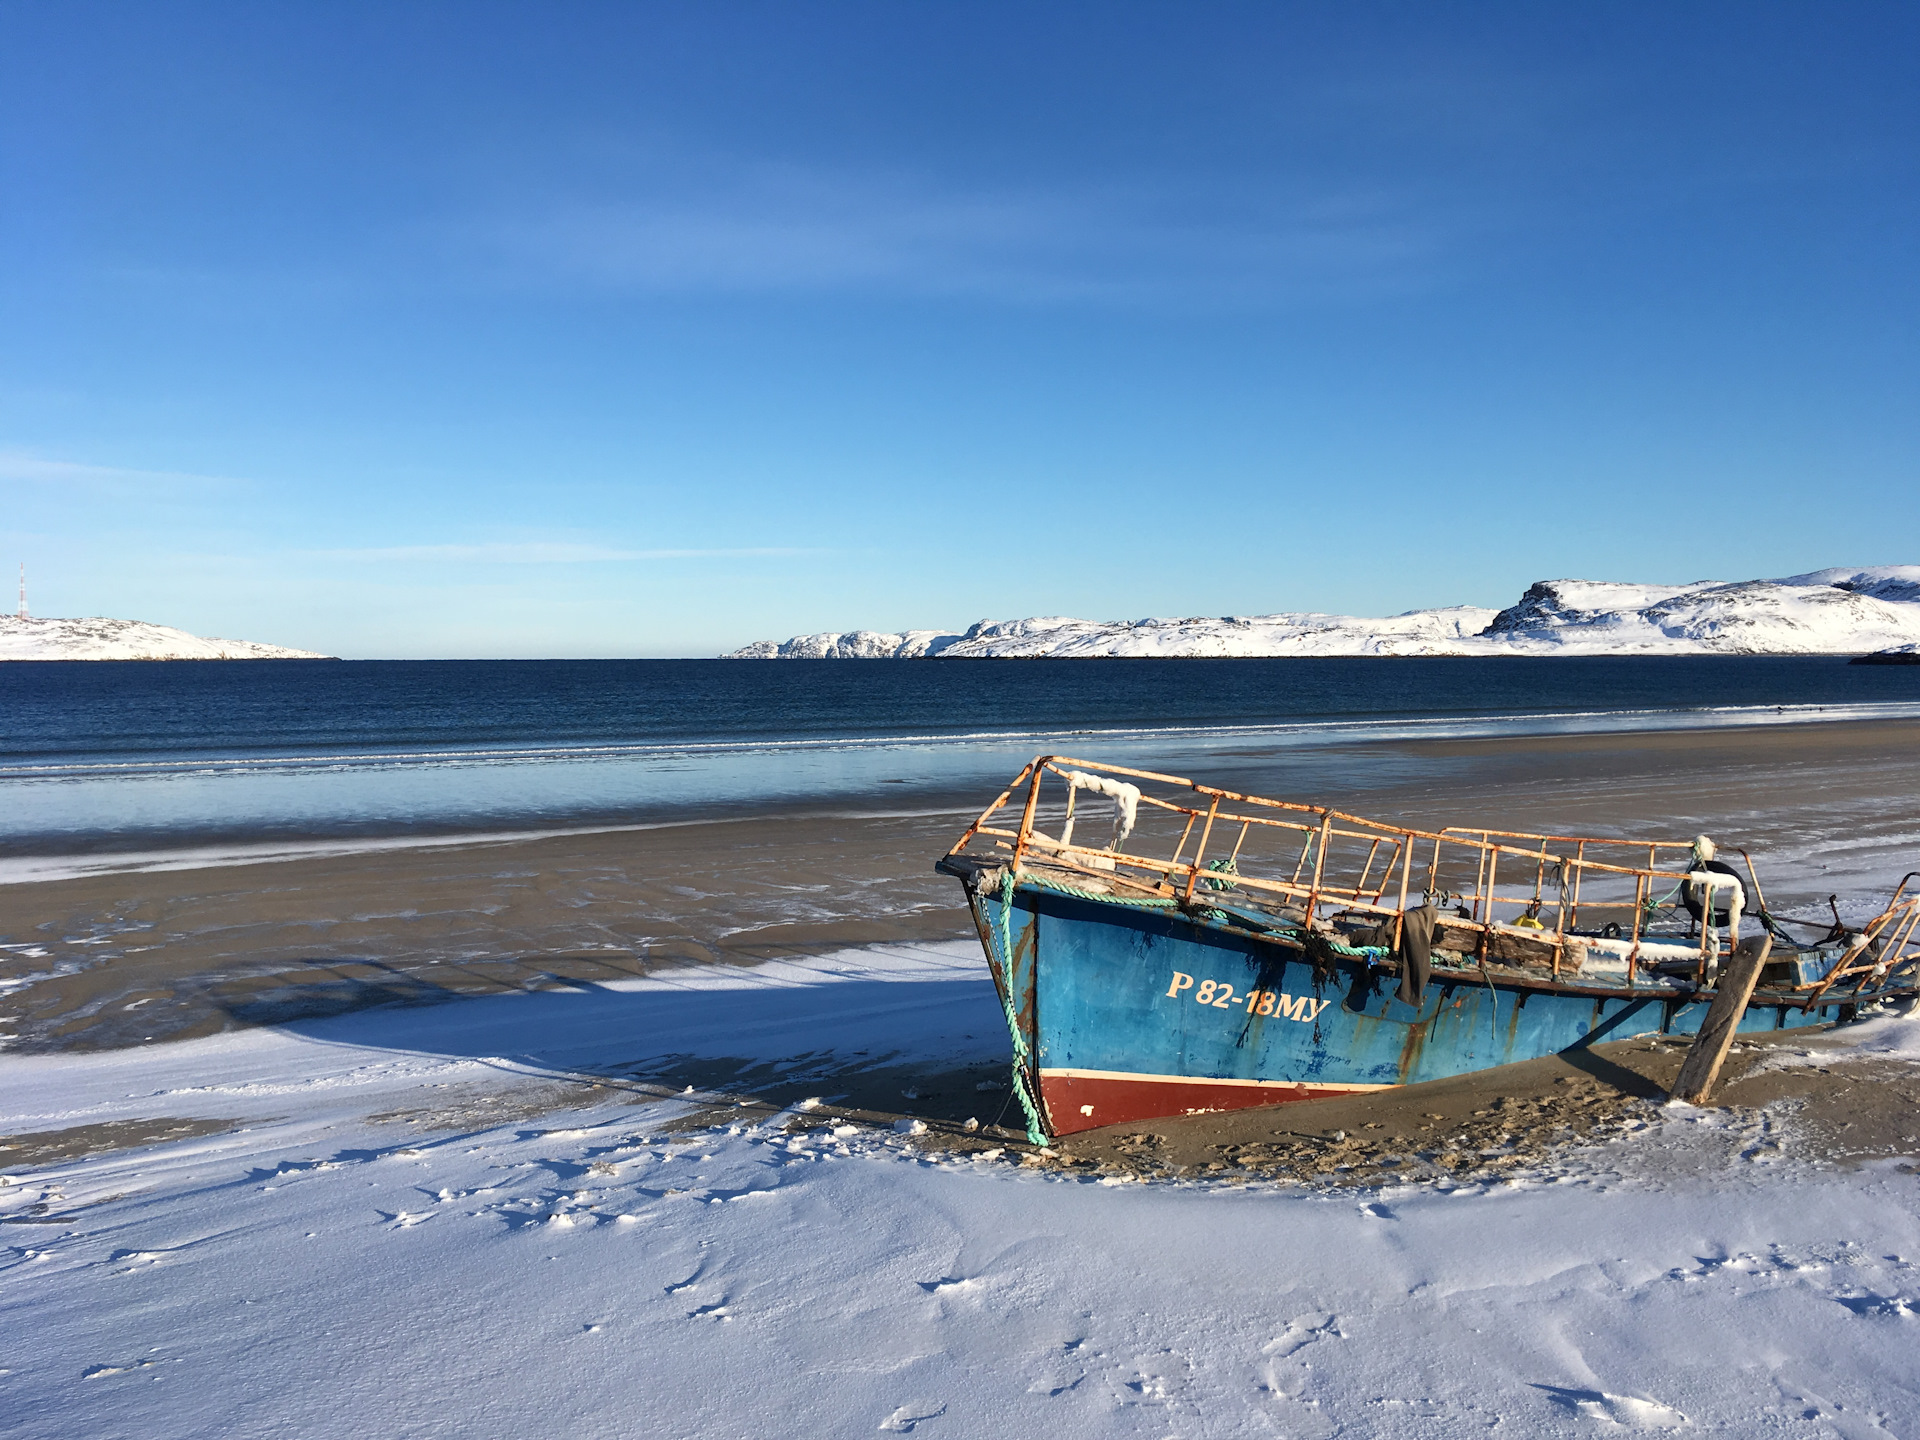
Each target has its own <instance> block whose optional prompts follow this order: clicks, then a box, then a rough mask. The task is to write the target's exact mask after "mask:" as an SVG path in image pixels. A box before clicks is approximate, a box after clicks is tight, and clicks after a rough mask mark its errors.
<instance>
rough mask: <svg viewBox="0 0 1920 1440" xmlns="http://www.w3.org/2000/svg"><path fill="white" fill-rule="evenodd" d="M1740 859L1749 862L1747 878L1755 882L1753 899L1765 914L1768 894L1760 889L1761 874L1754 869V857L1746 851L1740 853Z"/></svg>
mask: <svg viewBox="0 0 1920 1440" xmlns="http://www.w3.org/2000/svg"><path fill="white" fill-rule="evenodd" d="M1740 858H1741V859H1742V860H1744V861H1746V862H1747V878H1748V879H1749V880H1751V881H1753V898H1754V899H1756V900H1758V901H1759V902H1760V910H1761V913H1762V914H1764V913H1765V912H1766V908H1767V892H1766V891H1764V890H1762V889H1761V888H1760V872H1759V871H1757V870H1755V869H1754V868H1753V856H1751V855H1749V854H1748V853H1747V852H1746V851H1744V850H1742V851H1740Z"/></svg>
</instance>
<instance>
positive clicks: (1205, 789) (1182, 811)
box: [949, 755, 1920, 994]
mask: <svg viewBox="0 0 1920 1440" xmlns="http://www.w3.org/2000/svg"><path fill="white" fill-rule="evenodd" d="M1076 770H1077V771H1082V772H1086V773H1087V774H1090V775H1099V776H1109V777H1115V778H1119V779H1123V780H1124V781H1126V782H1127V783H1129V784H1132V785H1135V786H1137V787H1138V788H1139V791H1140V794H1139V799H1138V806H1139V807H1140V817H1141V818H1140V822H1139V824H1138V828H1136V829H1135V831H1134V832H1133V833H1132V834H1131V835H1130V836H1129V837H1128V838H1127V839H1126V840H1125V841H1124V842H1117V843H1109V844H1108V845H1106V846H1093V845H1087V844H1076V843H1074V842H1073V841H1072V840H1071V839H1068V838H1066V835H1065V829H1064V821H1065V819H1066V818H1067V817H1069V816H1071V815H1072V814H1073V805H1074V796H1075V788H1076V787H1074V786H1073V785H1072V784H1071V782H1070V780H1069V778H1068V777H1069V776H1070V774H1071V772H1073V771H1076ZM1056 786H1059V787H1064V789H1065V791H1066V796H1065V802H1064V803H1063V804H1050V803H1045V802H1046V801H1047V797H1048V795H1049V794H1050V793H1051V792H1052V791H1053V789H1054V788H1055V787H1056ZM1023 790H1024V794H1022V791H1023ZM1016 797H1018V799H1019V809H1018V820H1017V823H1013V824H1009V823H1006V822H1007V820H1010V819H1011V818H1012V817H1011V816H1007V817H1005V818H1004V819H1003V818H1002V813H1003V812H1005V811H1007V810H1008V809H1009V807H1010V806H1013V805H1014V804H1015V801H1016ZM1055 814H1058V815H1059V816H1060V817H1061V819H1062V821H1063V832H1062V835H1061V836H1059V837H1056V836H1053V835H1049V834H1048V833H1046V831H1045V830H1044V829H1043V828H1042V822H1043V821H1045V820H1050V818H1051V817H1052V816H1053V815H1055ZM996 821H999V822H1000V823H995V822H996ZM1155 821H1157V822H1158V827H1157V830H1158V833H1157V834H1149V833H1148V832H1149V831H1153V830H1155V828H1156V827H1155V823H1154V822H1155ZM1228 837H1231V839H1230V840H1229V838H1228ZM1169 840H1171V842H1172V848H1171V850H1170V851H1168V850H1167V849H1166V846H1167V844H1168V841H1169ZM1691 845H1692V842H1691V841H1686V840H1653V841H1648V840H1622V839H1618V838H1613V837H1602V836H1578V835H1545V834H1532V833H1527V832H1520V831H1503V830H1492V829H1472V830H1467V829H1461V828H1458V827H1449V828H1447V829H1443V830H1438V831H1430V830H1422V829H1420V828H1418V827H1415V826H1405V825H1390V824H1385V823H1383V822H1380V821H1376V820H1370V819H1367V818H1365V817H1363V816H1358V815H1351V814H1348V813H1346V812H1344V811H1339V810H1334V809H1331V808H1329V807H1326V806H1318V805H1307V804H1301V803H1298V802H1293V801H1285V800H1270V799H1267V798H1265V797H1262V796H1258V795H1248V794H1242V793H1239V792H1237V791H1232V790H1225V789H1221V788H1219V787H1216V786H1212V785H1206V784H1202V783H1201V782H1199V781H1195V780H1190V779H1187V778H1185V777H1182V776H1177V775H1164V774H1160V773H1158V772H1155V771H1151V770H1138V769H1134V768H1131V767H1129V766H1124V765H1112V764H1107V763H1104V762H1100V761H1092V760H1079V759H1074V758H1072V757H1069V756H1061V755H1043V756H1040V757H1038V758H1037V759H1035V760H1034V761H1033V762H1032V763H1030V764H1029V765H1027V766H1026V767H1025V768H1024V769H1022V770H1021V772H1020V774H1019V775H1017V776H1016V777H1015V778H1014V780H1013V782H1012V783H1011V784H1010V785H1008V786H1007V788H1006V789H1005V790H1003V791H1002V792H1001V793H1000V795H999V796H998V797H997V798H996V799H995V800H994V801H993V803H991V804H990V805H988V806H987V808H986V809H985V810H984V811H982V812H981V814H980V816H979V818H978V819H976V820H975V821H974V822H973V823H972V824H971V825H969V826H968V827H967V829H966V831H965V833H964V834H962V835H961V837H960V839H959V840H958V841H957V842H956V843H955V844H954V846H953V848H952V850H951V851H950V852H949V854H950V855H960V854H962V853H963V852H968V851H969V850H970V849H979V848H982V847H984V850H985V853H986V854H989V855H992V856H993V857H995V858H997V859H999V860H1001V861H1003V862H1006V861H1010V862H1011V864H1012V865H1013V866H1014V868H1015V870H1016V872H1018V871H1020V870H1024V869H1031V868H1033V867H1034V866H1045V867H1048V868H1050V869H1053V870H1055V871H1060V872H1066V873H1067V874H1068V875H1069V876H1077V877H1079V878H1080V879H1081V880H1082V882H1083V883H1086V882H1093V883H1096V884H1098V885H1099V886H1100V887H1102V888H1103V889H1107V890H1110V891H1112V892H1113V893H1116V894H1119V895H1138V896H1152V897H1158V898H1162V899H1166V898H1171V899H1174V900H1176V901H1178V902H1180V903H1181V904H1183V905H1188V906H1193V905H1200V906H1203V907H1205V906H1212V905H1228V904H1229V903H1233V902H1229V901H1228V900H1226V899H1225V898H1224V892H1225V891H1227V890H1229V889H1231V890H1234V891H1238V892H1239V893H1240V896H1241V898H1242V899H1243V900H1250V901H1252V902H1254V905H1255V906H1256V908H1258V909H1260V910H1262V911H1264V912H1266V913H1269V914H1277V915H1278V916H1279V917H1280V918H1282V919H1283V920H1288V921H1291V922H1292V923H1294V924H1297V925H1300V926H1302V927H1304V928H1306V929H1308V930H1314V929H1323V930H1324V929H1326V928H1327V926H1328V923H1329V922H1330V920H1331V918H1332V917H1333V916H1335V915H1346V916H1349V917H1352V916H1372V917H1378V921H1379V922H1387V923H1388V924H1389V925H1390V931H1389V935H1388V937H1387V943H1388V944H1389V945H1390V947H1397V946H1398V944H1399V940H1400V931H1401V928H1402V925H1403V923H1404V922H1403V921H1402V919H1401V917H1402V915H1403V914H1404V913H1405V911H1406V909H1407V906H1408V901H1409V899H1410V898H1411V897H1413V896H1415V895H1416V894H1417V895H1419V896H1421V897H1423V898H1426V899H1429V900H1432V901H1433V902H1434V903H1435V906H1436V910H1439V911H1441V913H1440V915H1439V920H1440V922H1441V923H1442V925H1443V926H1444V927H1445V930H1446V931H1447V932H1450V933H1449V935H1448V939H1450V940H1461V939H1463V938H1464V940H1465V942H1466V945H1467V948H1468V949H1469V950H1470V954H1471V958H1472V959H1473V960H1474V961H1476V962H1477V963H1478V964H1479V965H1480V966H1481V967H1482V968H1484V967H1486V966H1487V965H1488V964H1490V963H1504V962H1505V961H1509V960H1511V959H1512V958H1513V957H1514V956H1515V955H1526V956H1530V957H1535V958H1534V959H1531V960H1529V961H1528V963H1538V961H1539V960H1540V959H1542V958H1544V961H1545V964H1544V965H1543V966H1542V967H1541V968H1546V969H1548V970H1550V972H1551V973H1552V974H1553V975H1554V976H1556V977H1558V976H1559V975H1561V973H1562V971H1563V968H1566V967H1567V965H1568V954H1569V949H1570V946H1573V945H1579V946H1584V947H1589V948H1591V947H1592V946H1593V945H1594V943H1595V939H1596V937H1594V936H1593V935H1592V934H1591V933H1587V934H1575V933H1574V932H1575V930H1576V929H1577V928H1579V927H1581V926H1582V924H1583V922H1584V924H1585V926H1586V928H1587V930H1588V931H1589V932H1590V931H1591V930H1592V929H1593V928H1595V926H1596V924H1598V923H1600V922H1603V921H1604V920H1605V919H1606V918H1607V917H1608V916H1609V915H1613V916H1617V917H1618V918H1617V920H1616V921H1615V922H1614V928H1615V934H1616V936H1617V939H1618V940H1619V941H1623V942H1625V961H1626V983H1627V984H1628V985H1629V986H1631V985H1632V984H1633V983H1634V982H1635V980H1636V978H1637V975H1638V973H1639V969H1640V967H1641V965H1642V963H1643V951H1644V949H1645V947H1646V946H1647V945H1648V944H1653V943H1656V942H1661V943H1666V944H1671V943H1674V942H1675V941H1678V942H1679V943H1681V944H1683V945H1686V944H1690V940H1689V937H1686V936H1679V937H1669V936H1655V935H1650V933H1649V929H1648V919H1649V916H1650V914H1651V913H1652V912H1653V911H1654V909H1655V907H1656V906H1657V905H1658V904H1659V903H1660V901H1661V900H1662V899H1663V898H1671V896H1672V894H1673V893H1674V892H1675V891H1677V890H1678V889H1679V887H1680V886H1681V885H1683V884H1684V883H1685V881H1686V878H1687V873H1688V870H1689V869H1690V860H1691ZM1156 851H1157V852H1158V853H1155V852H1156ZM1734 853H1738V854H1741V855H1742V857H1743V858H1745V859H1746V863H1747V871H1748V874H1749V876H1750V877H1751V878H1752V880H1753V884H1754V888H1755V892H1756V894H1758V893H1759V877H1758V875H1757V873H1755V870H1754V866H1753V862H1752V859H1751V857H1749V856H1746V854H1745V852H1744V851H1738V852H1734ZM1669 856H1673V857H1675V861H1673V862H1668V861H1667V857H1669ZM1663 862H1667V863H1663ZM1675 862H1677V863H1675ZM1469 873H1470V874H1471V880H1470V881H1469V880H1468V878H1467V877H1468V875H1469ZM1909 878H1912V877H1909ZM1662 892H1665V893H1664V896H1663V894H1662ZM1895 898H1896V901H1897V900H1899V894H1898V892H1896V897H1895ZM1761 902H1762V905H1763V906H1764V896H1761ZM1710 903H1711V902H1710V901H1709V904H1710ZM1445 905H1452V906H1453V907H1454V909H1453V910H1452V911H1451V912H1446V911H1445V910H1444V909H1443V907H1444V906H1445ZM1896 909H1897V911H1898V915H1899V916H1900V917H1904V918H1900V919H1895V918H1893V917H1895V915H1896ZM1712 918H1713V916H1712V912H1711V910H1709V913H1708V914H1707V916H1706V921H1707V922H1708V923H1702V925H1701V926H1700V932H1701V933H1700V937H1699V945H1698V947H1697V949H1695V950H1694V952H1693V953H1694V955H1695V956H1696V963H1697V977H1698V978H1699V980H1701V981H1702V982H1705V981H1706V980H1707V979H1708V977H1709V975H1710V973H1711V970H1712V967H1713V965H1714V964H1715V963H1716V962H1717V959H1718V957H1719V955H1720V954H1721V953H1722V952H1721V943H1722V941H1723V940H1724V943H1725V945H1726V947H1727V948H1728V949H1730V948H1731V946H1732V944H1733V943H1734V942H1735V940H1736V939H1737V937H1733V936H1717V935H1716V934H1715V927H1713V926H1712V925H1711V923H1710V922H1711V920H1712ZM1916 922H1920V896H1915V897H1912V898H1911V899H1909V900H1907V901H1906V902H1904V904H1903V905H1900V906H1898V907H1895V908H1890V909H1889V910H1888V911H1887V912H1886V914H1884V915H1883V916H1881V917H1880V919H1879V920H1877V921H1876V922H1875V925H1876V926H1877V927H1879V928H1878V929H1875V930H1874V931H1873V938H1878V937H1885V938H1886V940H1887V942H1888V943H1890V944H1891V945H1892V946H1893V952H1894V953H1895V954H1896V955H1898V954H1905V953H1907V950H1908V949H1909V948H1911V947H1914V946H1915V945H1916V943H1920V942H1916V936H1915V929H1916ZM1890 927H1891V928H1890ZM1720 928H1722V929H1724V928H1725V927H1720ZM1609 938H1612V937H1609ZM1436 943H1439V942H1438V941H1436ZM1603 943H1604V942H1603ZM1448 948H1450V949H1455V953H1459V950H1458V949H1457V948H1456V947H1454V946H1452V945H1449V947H1448ZM1869 950H1872V952H1873V955H1874V956H1875V957H1877V958H1875V959H1873V960H1871V961H1869V960H1868V959H1866V958H1864V957H1866V956H1867V954H1868V952H1869ZM1887 953H1888V952H1887V944H1881V945H1879V946H1878V948H1875V947H1874V946H1873V944H1872V940H1871V939H1869V938H1863V940H1862V941H1861V944H1860V945H1858V946H1856V947H1855V948H1854V949H1853V950H1851V951H1850V952H1849V953H1848V957H1847V959H1846V960H1845V961H1843V963H1842V967H1841V968H1839V969H1837V970H1836V971H1835V973H1834V975H1833V976H1830V977H1829V978H1828V980H1827V982H1826V984H1825V985H1823V986H1822V987H1821V990H1820V991H1819V992H1818V993H1820V994H1824V993H1825V992H1826V990H1827V989H1828V988H1830V987H1831V986H1832V984H1833V983H1835V981H1837V980H1840V979H1842V978H1845V977H1847V976H1859V975H1868V976H1869V978H1870V974H1871V973H1872V972H1873V969H1874V967H1875V966H1878V967H1879V969H1878V973H1880V974H1882V975H1885V974H1888V973H1891V971H1890V969H1889V968H1888V967H1887V966H1886V965H1884V964H1882V963H1881V961H1882V960H1883V959H1884V957H1885V955H1886V954H1887ZM1668 958H1669V959H1671V958H1672V954H1671V952H1670V951H1669V952H1668ZM1896 968H1897V967H1896ZM1862 983H1864V982H1862Z"/></svg>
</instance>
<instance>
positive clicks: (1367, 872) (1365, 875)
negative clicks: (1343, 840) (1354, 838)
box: [1354, 835, 1380, 890]
mask: <svg viewBox="0 0 1920 1440" xmlns="http://www.w3.org/2000/svg"><path fill="white" fill-rule="evenodd" d="M1359 838H1360V839H1362V840H1364V839H1366V838H1367V837H1366V836H1364V835H1362V836H1360V837H1359ZM1379 853H1380V837H1379V836H1378V835H1376V836H1374V837H1373V844H1371V845H1369V846H1368V847H1367V863H1366V864H1365V865H1364V866H1362V867H1361V869H1360V880H1359V882H1358V883H1357V884H1356V885H1355V886H1354V888H1355V889H1356V890H1364V889H1366V888H1367V881H1368V880H1370V879H1372V878H1373V862H1374V858H1375V857H1376V856H1378V855H1379Z"/></svg>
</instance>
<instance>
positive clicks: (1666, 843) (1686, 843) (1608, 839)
mask: <svg viewBox="0 0 1920 1440" xmlns="http://www.w3.org/2000/svg"><path fill="white" fill-rule="evenodd" d="M1441 833H1442V834H1444V835H1445V836H1446V837H1447V838H1448V839H1449V840H1454V839H1458V838H1459V837H1461V836H1463V835H1484V836H1486V837H1487V838H1489V839H1492V838H1493V837H1494V836H1498V837H1499V838H1500V839H1502V840H1543V841H1545V842H1546V843H1548V844H1550V845H1582V844H1584V845H1619V846H1622V847H1625V846H1633V847H1634V848H1635V849H1638V848H1639V847H1640V846H1642V845H1649V846H1652V847H1653V848H1655V849H1659V850H1691V849H1692V848H1693V842H1692V841H1691V840H1622V839H1620V838H1619V837H1618V836H1608V835H1538V834H1535V833H1534V832H1533V831H1531V830H1482V829H1480V828H1478V827H1477V826H1466V825H1449V826H1446V827H1445V828H1444V829H1443V830H1442V831H1441Z"/></svg>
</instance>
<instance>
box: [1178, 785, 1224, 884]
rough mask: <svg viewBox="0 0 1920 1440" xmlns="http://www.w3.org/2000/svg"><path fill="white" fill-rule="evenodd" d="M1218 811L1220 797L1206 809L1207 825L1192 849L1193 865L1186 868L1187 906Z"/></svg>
mask: <svg viewBox="0 0 1920 1440" xmlns="http://www.w3.org/2000/svg"><path fill="white" fill-rule="evenodd" d="M1219 810H1220V797H1219V796H1218V795H1216V796H1214V797H1213V803H1212V804H1211V805H1209V806H1208V807H1207V823H1206V825H1205V827H1204V828H1203V829H1202V830H1201V831H1200V843H1199V844H1198V845H1196V846H1195V847H1194V850H1193V863H1192V864H1191V865H1189V866H1188V867H1187V893H1186V895H1185V897H1184V898H1185V899H1186V901H1187V902H1188V903H1189V904H1191V903H1192V901H1193V887H1194V886H1195V885H1197V884H1199V882H1200V865H1201V862H1202V861H1203V860H1205V858H1206V854H1207V841H1208V840H1209V839H1211V838H1212V837H1213V817H1214V816H1215V815H1216V814H1217V813H1218V812H1219Z"/></svg>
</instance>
